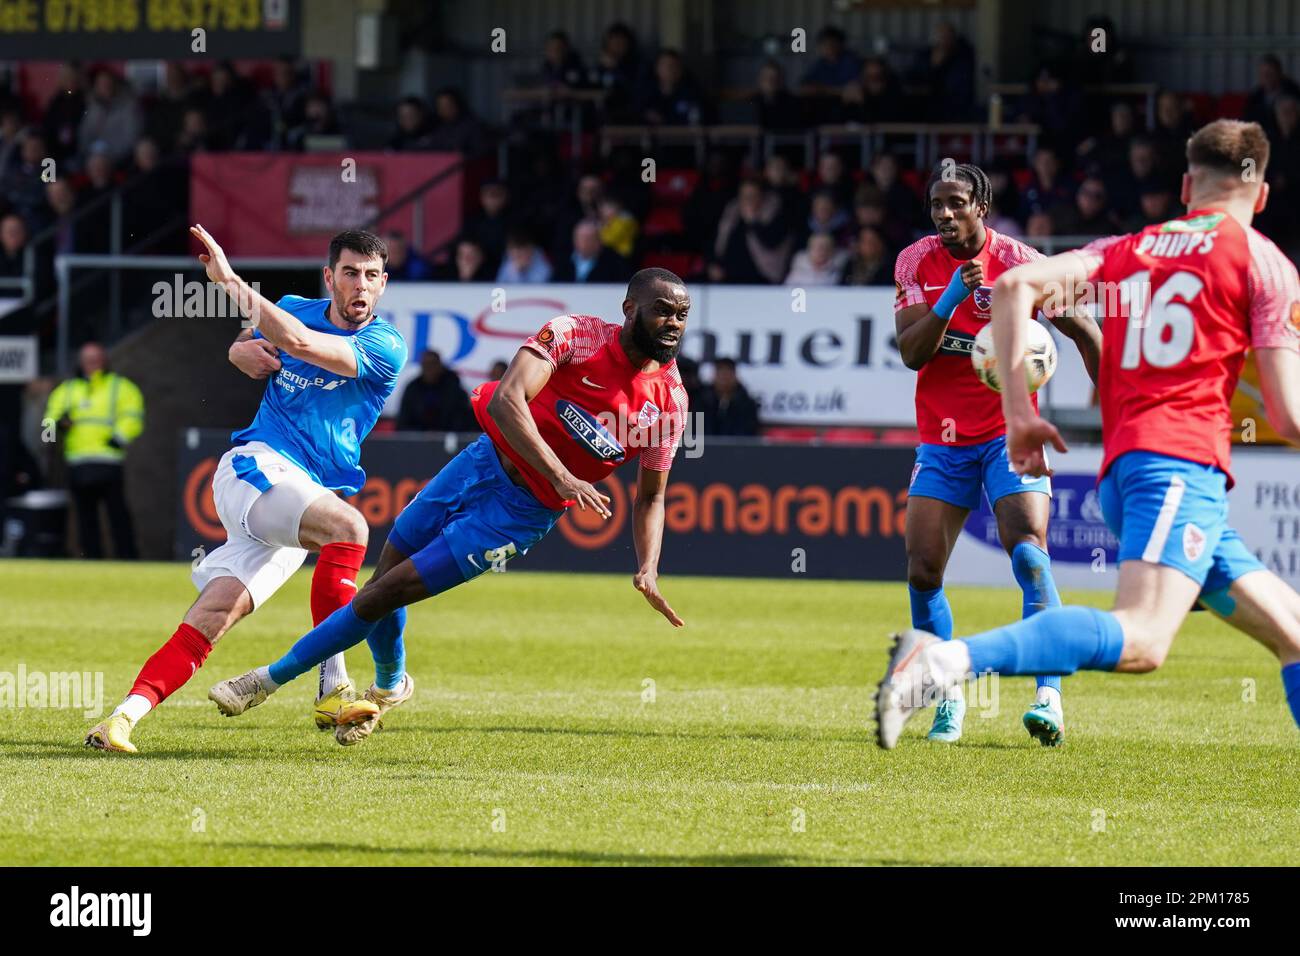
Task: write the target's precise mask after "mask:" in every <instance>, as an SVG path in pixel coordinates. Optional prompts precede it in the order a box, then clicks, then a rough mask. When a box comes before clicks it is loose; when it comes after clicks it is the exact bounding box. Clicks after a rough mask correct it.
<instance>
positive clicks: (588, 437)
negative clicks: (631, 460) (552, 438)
mask: <svg viewBox="0 0 1300 956" xmlns="http://www.w3.org/2000/svg"><path fill="white" fill-rule="evenodd" d="M555 414H556V415H558V416H559V419H560V421H561V422H562V423H563V424H564V428H565V430H566V431H567V432H568V433H569V434H570V435H571V436H573V438H574V439H575V440H576V441H577V442H578V444H579V445H581V446H582V448H583V449H584V450H585V451H586V452H587V453H588V454H590V455H591V456H592V457H593V458H598V459H600V460H601V461H612V462H614V463H616V464H617V463H620V462H622V461H623V459H624V458H625V457H626V452H624V451H623V446H622V445H620V444H619V443H618V440H617V439H616V438H615V437H614V436H613V435H612V434H610V432H609V429H607V428H606V427H605V426H604V425H602V424H601V423H600V421H599V420H598V419H597V418H596V416H595V415H593V414H591V412H589V411H587V410H586V409H585V408H581V407H580V406H578V405H575V404H573V402H568V401H565V400H563V399H561V400H560V401H558V402H556V403H555Z"/></svg>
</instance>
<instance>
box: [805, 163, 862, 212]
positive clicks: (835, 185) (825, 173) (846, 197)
mask: <svg viewBox="0 0 1300 956" xmlns="http://www.w3.org/2000/svg"><path fill="white" fill-rule="evenodd" d="M813 189H829V190H830V191H831V193H833V194H834V196H835V203H836V205H838V206H844V207H847V206H848V205H849V204H850V203H851V202H853V191H854V185H853V180H852V179H851V178H850V177H849V174H848V170H847V169H846V168H845V165H844V157H843V156H841V155H840V154H839V153H837V152H835V151H834V150H827V151H826V152H824V153H822V154H821V155H820V156H818V157H817V176H816V179H815V180H814V182H813Z"/></svg>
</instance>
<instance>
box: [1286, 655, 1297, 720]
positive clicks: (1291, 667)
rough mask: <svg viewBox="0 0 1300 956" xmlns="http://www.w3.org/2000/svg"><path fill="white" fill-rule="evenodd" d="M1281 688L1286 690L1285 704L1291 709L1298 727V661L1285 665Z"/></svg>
mask: <svg viewBox="0 0 1300 956" xmlns="http://www.w3.org/2000/svg"><path fill="white" fill-rule="evenodd" d="M1282 686H1283V687H1284V688H1286V702H1287V704H1289V705H1290V707H1291V716H1292V717H1294V718H1295V722H1296V725H1297V726H1300V661H1296V662H1295V663H1294V664H1287V665H1286V667H1284V668H1282Z"/></svg>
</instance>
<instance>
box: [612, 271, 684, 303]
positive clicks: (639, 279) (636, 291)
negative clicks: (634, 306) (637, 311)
mask: <svg viewBox="0 0 1300 956" xmlns="http://www.w3.org/2000/svg"><path fill="white" fill-rule="evenodd" d="M656 282H667V283H668V284H669V285H679V286H682V287H683V288H684V287H685V286H686V283H685V282H683V281H682V279H681V276H679V275H678V274H677V273H675V272H670V271H669V270H667V269H660V268H659V267H657V266H652V267H651V268H649V269H642V270H641V271H640V272H638V273H637V274H636V275H634V276H632V281H631V282H629V283H628V284H627V297H628V298H629V299H635V300H637V301H640V299H641V296H643V295H645V294H646V293H647V292H649V291H650V286H652V285H654V283H656Z"/></svg>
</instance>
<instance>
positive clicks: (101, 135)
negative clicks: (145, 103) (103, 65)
mask: <svg viewBox="0 0 1300 956" xmlns="http://www.w3.org/2000/svg"><path fill="white" fill-rule="evenodd" d="M142 128H143V124H142V120H141V114H140V104H139V103H138V102H137V101H136V98H135V94H134V93H132V92H131V89H130V87H128V86H127V85H126V83H124V82H123V81H121V80H119V79H118V78H117V75H116V74H115V73H113V72H112V71H111V70H107V69H101V70H99V71H97V72H96V73H95V76H94V80H93V81H92V83H91V96H90V102H89V103H87V104H86V115H85V116H83V117H82V118H81V126H80V127H79V128H78V130H77V144H78V147H79V148H80V150H81V152H82V153H83V154H85V153H87V152H88V151H89V150H90V149H91V147H93V146H94V145H95V144H96V143H103V144H104V148H105V149H107V150H108V155H109V158H110V159H111V160H112V161H113V162H114V163H120V162H122V161H123V160H125V159H126V158H127V157H128V156H130V155H131V148H132V147H133V146H135V141H136V140H137V139H139V138H140V132H141V129H142Z"/></svg>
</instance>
